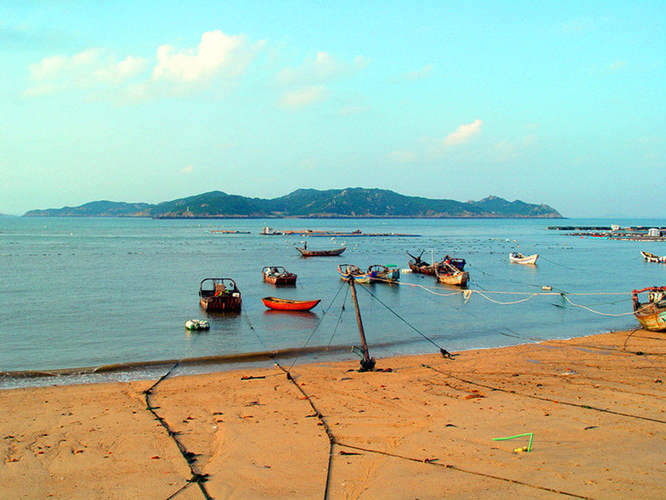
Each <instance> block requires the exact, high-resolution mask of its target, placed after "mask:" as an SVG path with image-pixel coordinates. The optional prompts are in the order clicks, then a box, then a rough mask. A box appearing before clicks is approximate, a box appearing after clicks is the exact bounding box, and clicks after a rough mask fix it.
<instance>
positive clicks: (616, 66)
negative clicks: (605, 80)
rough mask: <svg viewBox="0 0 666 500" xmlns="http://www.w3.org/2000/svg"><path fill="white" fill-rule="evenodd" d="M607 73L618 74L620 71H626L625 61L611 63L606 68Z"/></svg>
mask: <svg viewBox="0 0 666 500" xmlns="http://www.w3.org/2000/svg"><path fill="white" fill-rule="evenodd" d="M608 69H609V71H611V72H612V73H619V72H620V71H625V70H626V69H627V61H620V60H617V61H613V62H612V63H611V64H610V65H609V66H608Z"/></svg>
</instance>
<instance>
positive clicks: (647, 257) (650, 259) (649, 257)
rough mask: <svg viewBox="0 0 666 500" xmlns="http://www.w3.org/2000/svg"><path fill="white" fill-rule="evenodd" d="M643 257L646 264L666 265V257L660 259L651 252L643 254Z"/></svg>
mask: <svg viewBox="0 0 666 500" xmlns="http://www.w3.org/2000/svg"><path fill="white" fill-rule="evenodd" d="M641 255H642V256H643V259H645V262H660V263H662V264H666V256H664V257H659V256H658V255H655V254H653V253H650V252H641Z"/></svg>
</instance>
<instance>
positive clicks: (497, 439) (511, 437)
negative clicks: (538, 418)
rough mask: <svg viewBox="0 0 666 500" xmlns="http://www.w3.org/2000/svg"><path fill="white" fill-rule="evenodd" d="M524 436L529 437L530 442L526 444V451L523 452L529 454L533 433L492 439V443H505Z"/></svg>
mask: <svg viewBox="0 0 666 500" xmlns="http://www.w3.org/2000/svg"><path fill="white" fill-rule="evenodd" d="M524 436H529V437H530V442H529V443H528V444H527V447H526V449H524V451H527V452H530V451H532V439H533V438H534V433H533V432H526V433H525V434H517V435H516V436H509V437H505V438H493V441H507V440H509V439H515V438H519V437H524Z"/></svg>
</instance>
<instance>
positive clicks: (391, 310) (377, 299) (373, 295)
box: [359, 286, 446, 353]
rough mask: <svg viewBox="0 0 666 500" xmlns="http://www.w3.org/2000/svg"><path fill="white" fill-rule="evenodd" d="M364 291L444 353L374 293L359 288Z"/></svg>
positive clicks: (443, 350)
mask: <svg viewBox="0 0 666 500" xmlns="http://www.w3.org/2000/svg"><path fill="white" fill-rule="evenodd" d="M359 288H361V289H363V290H365V291H366V292H367V293H369V294H370V295H371V296H372V297H373V298H374V299H375V300H376V301H377V302H379V303H380V304H381V305H383V306H384V307H385V308H386V309H388V310H389V311H390V312H391V313H392V314H393V315H394V316H395V317H396V318H398V319H399V320H400V321H402V322H403V323H404V324H406V325H407V326H408V327H410V328H411V329H412V330H414V331H415V332H416V333H418V334H419V335H420V336H421V337H423V338H424V339H426V340H427V341H428V342H430V343H431V344H432V345H434V346H435V347H436V348H437V349H438V350H439V351H440V352H442V353H444V352H446V350H445V349H444V348H442V347H440V346H439V345H437V344H436V343H435V342H434V341H433V340H432V339H430V338H428V337H427V336H426V335H425V334H423V333H421V332H420V331H419V330H418V329H416V328H415V327H414V326H413V325H411V324H410V323H409V322H407V320H406V319H404V318H403V317H402V316H400V315H399V314H398V313H397V312H395V311H394V310H393V309H391V308H390V307H389V306H387V305H386V304H385V303H384V302H382V301H381V300H380V299H379V298H378V297H377V296H376V295H375V294H374V293H372V292H371V291H370V290H368V289H367V288H365V287H364V286H361V287H359Z"/></svg>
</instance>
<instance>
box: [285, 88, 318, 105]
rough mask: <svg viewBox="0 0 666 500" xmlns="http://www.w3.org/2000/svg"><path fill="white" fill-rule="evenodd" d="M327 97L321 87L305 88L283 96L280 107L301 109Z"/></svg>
mask: <svg viewBox="0 0 666 500" xmlns="http://www.w3.org/2000/svg"><path fill="white" fill-rule="evenodd" d="M327 95H328V91H327V90H326V89H325V88H324V87H323V86H321V85H318V86H314V87H306V88H303V89H299V90H295V91H293V92H287V93H286V94H284V95H283V96H282V98H281V99H280V105H281V106H283V107H285V108H302V107H305V106H309V105H310V104H313V103H315V102H319V101H322V100H324V99H325V98H326V96H327Z"/></svg>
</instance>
